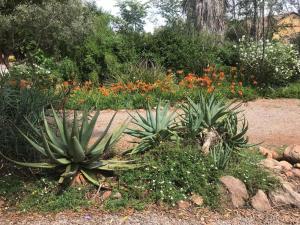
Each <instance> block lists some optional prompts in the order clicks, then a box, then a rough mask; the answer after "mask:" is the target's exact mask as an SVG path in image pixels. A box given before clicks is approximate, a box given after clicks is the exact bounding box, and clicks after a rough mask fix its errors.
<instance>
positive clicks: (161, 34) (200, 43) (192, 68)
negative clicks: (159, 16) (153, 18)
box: [144, 25, 221, 74]
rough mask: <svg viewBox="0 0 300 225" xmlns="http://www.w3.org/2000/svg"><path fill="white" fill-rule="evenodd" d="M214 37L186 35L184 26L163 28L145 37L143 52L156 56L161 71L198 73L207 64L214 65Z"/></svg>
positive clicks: (215, 52) (215, 59) (215, 46)
mask: <svg viewBox="0 0 300 225" xmlns="http://www.w3.org/2000/svg"><path fill="white" fill-rule="evenodd" d="M220 43H221V42H220V40H219V39H218V37H216V36H213V35H209V34H204V33H201V34H199V33H197V32H194V33H192V32H190V31H189V30H188V28H186V27H185V25H174V26H169V27H168V26H167V27H164V28H163V29H160V30H158V31H157V32H155V33H154V34H153V36H152V37H149V39H147V42H146V47H145V50H144V51H146V52H147V53H149V54H150V53H152V54H154V55H156V56H157V59H159V60H160V62H161V63H162V65H163V66H164V67H165V68H168V69H169V68H172V69H175V70H177V69H184V70H186V72H195V73H197V74H202V72H203V68H205V67H207V65H208V64H212V63H218V62H219V60H218V56H217V55H218V53H217V52H218V47H219V44H220Z"/></svg>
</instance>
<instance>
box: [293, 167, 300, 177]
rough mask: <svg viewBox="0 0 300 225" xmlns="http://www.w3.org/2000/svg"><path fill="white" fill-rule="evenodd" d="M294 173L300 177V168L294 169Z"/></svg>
mask: <svg viewBox="0 0 300 225" xmlns="http://www.w3.org/2000/svg"><path fill="white" fill-rule="evenodd" d="M292 173H293V175H294V176H295V177H299V178H300V169H292Z"/></svg>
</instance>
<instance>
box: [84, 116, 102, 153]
mask: <svg viewBox="0 0 300 225" xmlns="http://www.w3.org/2000/svg"><path fill="white" fill-rule="evenodd" d="M99 115H100V111H97V112H96V114H95V115H94V117H93V118H92V120H91V122H90V124H89V125H88V128H87V129H86V132H85V133H84V134H83V135H82V141H81V143H82V147H83V149H87V147H88V144H89V141H90V139H91V137H92V134H93V131H94V128H95V125H96V122H97V119H98V117H99Z"/></svg>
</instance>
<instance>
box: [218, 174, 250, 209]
mask: <svg viewBox="0 0 300 225" xmlns="http://www.w3.org/2000/svg"><path fill="white" fill-rule="evenodd" d="M220 181H221V183H222V184H223V185H224V186H225V187H226V189H227V190H228V191H229V193H230V197H231V202H232V204H233V206H234V207H235V208H240V207H242V206H244V205H245V203H246V202H245V201H246V200H247V199H248V198H249V195H248V192H247V189H246V185H245V184H244V183H243V182H242V181H240V180H239V179H236V178H234V177H232V176H224V177H221V179H220Z"/></svg>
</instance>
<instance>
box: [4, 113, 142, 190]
mask: <svg viewBox="0 0 300 225" xmlns="http://www.w3.org/2000/svg"><path fill="white" fill-rule="evenodd" d="M52 111H53V116H54V121H55V124H56V126H57V130H58V134H59V135H56V133H55V132H54V130H52V129H51V128H50V126H49V124H48V121H47V119H46V117H45V113H44V112H43V121H44V126H43V128H42V129H38V128H36V127H34V126H33V125H32V124H31V123H30V122H29V121H28V124H29V125H30V126H31V128H32V130H33V132H34V133H35V134H36V136H38V137H39V138H40V139H41V143H39V142H37V141H36V140H34V139H33V138H30V137H29V136H27V135H25V134H24V133H23V132H22V131H21V130H20V133H21V134H22V136H23V137H24V138H25V139H26V140H27V141H28V142H29V143H30V144H31V145H32V147H33V148H34V149H35V150H36V151H38V152H39V153H40V154H42V155H43V156H44V157H46V158H48V159H49V160H48V161H47V162H44V163H26V162H24V163H23V162H17V161H14V160H12V159H9V158H8V157H6V156H5V155H3V154H2V153H1V152H0V155H2V156H3V157H4V158H5V159H7V160H9V161H11V162H13V163H15V164H17V165H19V166H24V167H32V168H44V169H57V170H59V171H61V170H62V171H63V173H62V174H61V176H60V179H59V183H60V184H62V183H70V181H72V179H73V178H74V177H76V175H78V174H81V175H83V176H84V177H85V178H86V180H88V181H90V182H91V183H92V184H94V185H99V181H98V180H97V178H96V172H103V171H114V170H124V169H133V168H136V167H137V165H136V164H133V163H132V162H131V161H114V160H103V159H102V158H103V157H102V156H104V155H107V153H108V152H109V150H110V149H111V147H112V145H113V144H114V143H115V142H116V141H117V140H118V139H119V138H120V136H121V135H122V133H123V132H124V130H125V129H126V124H124V125H123V126H121V127H120V128H119V129H118V130H116V131H115V132H113V133H112V134H110V133H109V129H110V127H111V125H112V122H113V120H114V118H115V116H116V113H115V114H114V115H113V117H112V118H111V120H110V122H109V124H108V125H107V127H106V129H105V130H104V132H103V134H102V135H101V136H100V137H99V138H98V139H97V140H96V141H95V143H93V144H91V143H90V140H91V138H92V134H93V130H94V128H95V125H96V121H97V119H98V117H99V114H100V112H99V111H97V112H96V114H95V115H94V116H93V117H92V119H91V120H89V114H88V112H84V114H83V116H82V119H81V125H80V126H79V124H78V118H77V113H76V111H75V112H74V119H73V122H72V128H71V129H69V127H68V125H67V115H66V113H65V112H64V113H63V118H62V119H61V118H60V117H59V116H58V114H57V113H56V112H55V110H54V109H53V108H52Z"/></svg>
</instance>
